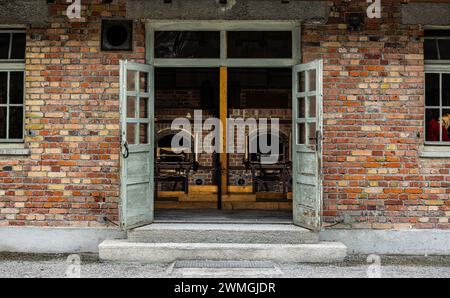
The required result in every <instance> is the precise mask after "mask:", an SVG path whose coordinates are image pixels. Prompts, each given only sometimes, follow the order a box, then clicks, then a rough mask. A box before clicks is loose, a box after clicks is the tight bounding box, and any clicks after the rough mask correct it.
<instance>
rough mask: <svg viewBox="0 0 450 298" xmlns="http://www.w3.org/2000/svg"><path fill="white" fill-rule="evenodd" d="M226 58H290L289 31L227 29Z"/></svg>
mask: <svg viewBox="0 0 450 298" xmlns="http://www.w3.org/2000/svg"><path fill="white" fill-rule="evenodd" d="M227 42H228V44H227V50H228V53H227V56H228V58H292V32H291V31H229V32H227Z"/></svg>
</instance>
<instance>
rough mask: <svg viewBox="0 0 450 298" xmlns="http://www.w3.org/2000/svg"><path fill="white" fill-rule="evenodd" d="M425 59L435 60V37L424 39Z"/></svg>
mask: <svg viewBox="0 0 450 298" xmlns="http://www.w3.org/2000/svg"><path fill="white" fill-rule="evenodd" d="M424 52H425V60H437V59H438V53H437V46H436V40H435V39H425V42H424Z"/></svg>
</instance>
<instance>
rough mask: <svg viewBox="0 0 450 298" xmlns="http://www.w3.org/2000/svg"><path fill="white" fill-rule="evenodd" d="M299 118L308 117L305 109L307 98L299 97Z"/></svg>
mask: <svg viewBox="0 0 450 298" xmlns="http://www.w3.org/2000/svg"><path fill="white" fill-rule="evenodd" d="M297 117H298V118H305V117H306V111H305V98H304V97H300V98H299V99H298V114H297Z"/></svg>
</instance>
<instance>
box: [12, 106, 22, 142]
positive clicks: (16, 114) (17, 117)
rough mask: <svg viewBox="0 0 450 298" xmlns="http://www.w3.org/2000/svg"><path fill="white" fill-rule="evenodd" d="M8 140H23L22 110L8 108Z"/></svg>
mask: <svg viewBox="0 0 450 298" xmlns="http://www.w3.org/2000/svg"><path fill="white" fill-rule="evenodd" d="M9 138H10V139H22V138H23V108H22V107H10V108H9Z"/></svg>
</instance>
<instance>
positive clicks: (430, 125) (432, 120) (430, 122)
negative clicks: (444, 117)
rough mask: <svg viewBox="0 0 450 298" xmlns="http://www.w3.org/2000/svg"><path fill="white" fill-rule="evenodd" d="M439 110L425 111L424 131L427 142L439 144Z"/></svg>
mask: <svg viewBox="0 0 450 298" xmlns="http://www.w3.org/2000/svg"><path fill="white" fill-rule="evenodd" d="M439 118H440V115H439V109H426V116H425V121H426V131H425V139H426V140H427V142H439V141H440V133H441V127H442V125H441V124H440V123H439Z"/></svg>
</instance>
